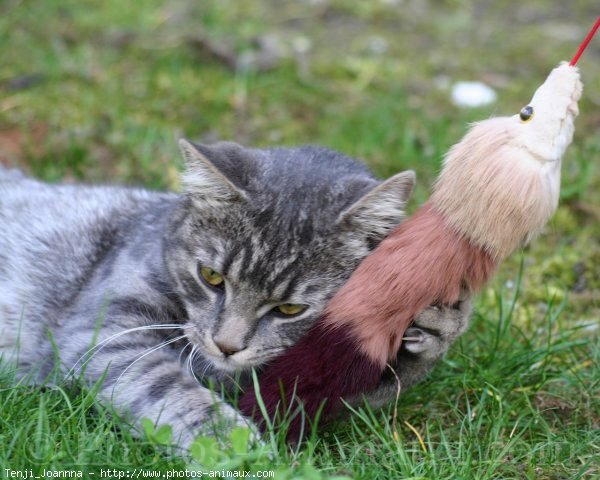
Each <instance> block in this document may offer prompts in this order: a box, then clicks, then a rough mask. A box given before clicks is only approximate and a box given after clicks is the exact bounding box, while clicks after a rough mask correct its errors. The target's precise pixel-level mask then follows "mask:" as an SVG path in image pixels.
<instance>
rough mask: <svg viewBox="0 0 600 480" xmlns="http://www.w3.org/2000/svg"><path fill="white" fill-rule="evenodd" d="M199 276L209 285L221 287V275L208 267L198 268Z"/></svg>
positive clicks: (223, 280)
mask: <svg viewBox="0 0 600 480" xmlns="http://www.w3.org/2000/svg"><path fill="white" fill-rule="evenodd" d="M200 276H201V277H202V278H203V279H204V281H205V282H206V283H208V284H209V285H210V286H211V287H217V288H221V287H223V283H224V282H225V279H224V278H223V275H221V274H220V273H218V272H216V271H214V270H213V269H212V268H210V267H201V268H200Z"/></svg>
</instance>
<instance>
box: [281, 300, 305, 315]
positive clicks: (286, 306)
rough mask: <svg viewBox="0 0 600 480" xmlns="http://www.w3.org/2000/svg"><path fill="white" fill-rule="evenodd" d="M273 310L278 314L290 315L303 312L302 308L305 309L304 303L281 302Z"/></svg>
mask: <svg viewBox="0 0 600 480" xmlns="http://www.w3.org/2000/svg"><path fill="white" fill-rule="evenodd" d="M273 310H274V311H275V313H278V314H280V315H284V316H286V317H292V316H295V315H299V314H300V313H302V312H304V310H306V305H300V304H299V303H282V304H281V305H277V306H276V307H275V308H274V309H273Z"/></svg>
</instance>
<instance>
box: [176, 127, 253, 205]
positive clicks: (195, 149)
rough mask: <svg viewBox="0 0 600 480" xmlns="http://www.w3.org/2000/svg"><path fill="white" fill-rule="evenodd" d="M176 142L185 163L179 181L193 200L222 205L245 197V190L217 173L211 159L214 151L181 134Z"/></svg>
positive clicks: (214, 153)
mask: <svg viewBox="0 0 600 480" xmlns="http://www.w3.org/2000/svg"><path fill="white" fill-rule="evenodd" d="M178 143H179V149H180V150H181V153H182V155H183V158H184V160H185V164H186V170H185V172H184V174H183V176H182V183H183V185H184V187H185V191H186V192H187V193H188V194H190V195H191V196H192V198H193V199H194V200H195V201H196V202H198V203H200V204H204V205H206V206H208V207H222V206H223V205H225V204H230V203H233V202H237V201H240V200H243V199H245V198H246V194H245V193H244V192H243V191H242V190H240V189H239V188H238V187H236V186H235V185H234V184H233V183H232V182H231V181H230V180H229V179H228V178H227V177H226V176H225V175H224V174H223V173H221V171H220V170H219V169H218V168H217V167H216V165H215V162H214V161H213V160H212V159H211V157H213V156H215V155H218V152H216V151H213V149H212V148H211V147H209V146H206V145H197V144H195V143H192V142H190V141H188V140H186V139H184V138H181V139H179V142H178Z"/></svg>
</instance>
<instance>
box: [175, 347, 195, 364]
mask: <svg viewBox="0 0 600 480" xmlns="http://www.w3.org/2000/svg"><path fill="white" fill-rule="evenodd" d="M191 346H192V342H187V343H186V344H185V346H184V347H183V348H182V349H181V352H179V358H178V360H179V363H181V358H182V357H183V354H184V353H185V351H186V350H187V348H188V347H191Z"/></svg>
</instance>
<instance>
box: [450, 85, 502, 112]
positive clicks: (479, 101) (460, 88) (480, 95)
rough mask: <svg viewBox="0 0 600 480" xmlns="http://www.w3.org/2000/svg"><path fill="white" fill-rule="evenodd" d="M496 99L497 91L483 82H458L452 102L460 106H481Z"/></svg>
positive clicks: (453, 90) (453, 91)
mask: <svg viewBox="0 0 600 480" xmlns="http://www.w3.org/2000/svg"><path fill="white" fill-rule="evenodd" d="M495 101H496V92H495V91H494V89H492V88H491V87H488V86H487V85H486V84H485V83H481V82H456V83H455V84H454V85H453V86H452V102H453V103H454V105H456V106H458V107H481V106H483V105H489V104H490V103H494V102H495Z"/></svg>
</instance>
